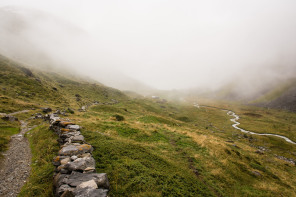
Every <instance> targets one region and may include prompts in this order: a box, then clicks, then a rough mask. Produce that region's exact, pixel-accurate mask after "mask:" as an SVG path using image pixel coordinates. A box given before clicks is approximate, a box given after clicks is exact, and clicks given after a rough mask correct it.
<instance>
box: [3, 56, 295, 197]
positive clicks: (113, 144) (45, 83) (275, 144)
mask: <svg viewBox="0 0 296 197" xmlns="http://www.w3.org/2000/svg"><path fill="white" fill-rule="evenodd" d="M0 59H1V64H0V75H1V77H0V82H1V83H0V94H1V97H0V98H1V102H0V113H1V112H9V111H14V110H21V109H29V110H30V112H29V113H26V114H22V115H18V118H19V119H20V120H24V119H28V118H30V117H31V115H32V114H34V113H36V112H39V113H42V111H41V110H40V107H46V106H49V107H52V108H53V110H56V109H61V110H63V109H67V108H68V107H69V108H71V109H73V111H74V113H73V114H71V113H70V111H69V112H66V116H64V118H69V119H70V120H71V121H73V122H77V123H79V125H80V126H81V127H82V129H81V132H82V134H83V135H84V136H85V140H86V141H87V142H88V143H90V144H92V145H93V147H94V152H93V157H94V158H95V160H96V169H97V171H98V172H107V173H108V178H109V180H110V184H111V190H110V193H109V196H135V197H140V196H279V195H282V196H295V195H296V194H295V191H296V190H295V185H296V181H295V180H296V172H295V161H296V157H295V152H296V149H295V145H293V144H289V143H287V142H285V141H284V140H282V139H280V138H275V137H271V136H269V137H266V136H252V135H250V134H243V133H241V132H240V131H238V130H236V129H234V128H233V127H232V122H231V121H230V118H231V117H230V116H228V115H227V113H226V111H223V110H221V109H231V110H233V111H235V112H236V113H237V114H238V115H240V117H241V120H240V121H241V122H242V125H241V127H242V128H244V129H246V130H247V129H248V130H256V132H258V133H259V132H269V133H277V132H278V130H279V129H280V130H281V133H280V134H281V135H285V136H287V137H289V138H290V139H291V140H294V141H296V136H295V135H294V131H295V129H296V124H295V114H294V113H288V112H284V111H283V112H279V111H274V110H266V109H263V108H257V107H251V106H240V105H233V104H231V105H230V104H228V103H222V104H221V103H212V105H213V106H214V107H200V108H197V107H194V106H192V103H184V102H183V103H182V102H178V103H177V102H169V101H166V100H163V99H162V98H160V99H150V98H145V97H140V96H135V95H133V97H134V98H131V97H128V96H127V95H125V94H123V93H122V92H120V91H118V90H115V89H112V88H109V87H106V86H104V85H102V84H100V83H96V82H93V81H89V80H85V79H83V78H82V77H79V76H74V75H70V74H68V73H67V72H66V73H55V72H45V71H41V70H38V69H33V68H29V67H27V66H26V67H24V66H23V65H22V64H20V63H17V62H15V61H13V60H10V59H8V58H5V57H1V58H0ZM131 95H132V94H131ZM95 101H97V102H96V103H94V102H95ZM91 104H92V105H91ZM199 104H201V105H202V104H203V103H199ZM83 105H86V106H89V107H88V108H87V110H86V111H79V110H78V109H79V108H81V106H83ZM32 108H34V110H32ZM66 111H67V110H66ZM28 121H29V125H30V126H33V125H38V126H37V127H36V128H35V129H33V130H32V131H31V132H30V134H28V135H27V136H28V138H29V140H30V142H31V146H32V150H33V154H34V157H33V158H34V160H32V163H33V165H34V166H33V167H34V169H35V170H34V171H33V173H32V174H31V177H30V179H29V180H28V183H27V184H26V186H25V189H24V190H23V192H22V193H21V194H22V196H30V195H31V193H30V194H28V192H26V191H32V194H36V195H37V196H48V194H50V191H51V190H50V188H52V187H51V183H52V173H53V166H52V164H51V160H52V157H53V155H56V153H53V151H57V148H56V146H57V143H56V139H54V135H53V134H52V132H51V131H49V130H48V129H47V128H48V126H49V125H48V123H47V122H45V121H43V120H40V119H33V120H28ZM0 123H1V125H0V129H1V130H0V131H1V134H2V133H3V128H9V129H10V128H12V129H10V130H11V131H12V132H10V133H8V134H7V135H9V134H13V133H15V132H16V130H17V129H18V125H17V124H13V125H8V124H7V123H6V122H4V120H2V119H1V121H0ZM255 123H256V124H255ZM4 124H6V125H4ZM9 129H5V131H7V130H9ZM0 137H1V136H0ZM293 162H294V163H293ZM36 169H37V170H36ZM38 169H40V170H38ZM41 180H42V181H41ZM44 180H45V181H44ZM44 188H46V192H44ZM31 196H34V195H31Z"/></svg>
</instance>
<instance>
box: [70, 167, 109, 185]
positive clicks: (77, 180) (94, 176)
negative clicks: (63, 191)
mask: <svg viewBox="0 0 296 197" xmlns="http://www.w3.org/2000/svg"><path fill="white" fill-rule="evenodd" d="M90 180H94V181H95V182H96V184H97V186H98V188H104V189H109V186H110V185H109V181H108V177H107V174H106V173H89V174H84V173H80V172H75V171H73V172H72V174H71V175H70V176H69V177H68V178H67V179H64V182H65V183H66V184H68V185H70V186H71V187H77V186H78V185H80V184H81V183H83V182H86V181H90Z"/></svg>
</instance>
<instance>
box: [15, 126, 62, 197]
mask: <svg viewBox="0 0 296 197" xmlns="http://www.w3.org/2000/svg"><path fill="white" fill-rule="evenodd" d="M38 123H39V126H38V127H36V128H34V129H33V130H31V131H30V132H29V133H30V134H28V135H26V136H27V137H28V139H29V142H30V147H31V151H32V165H31V168H32V169H31V174H30V177H29V180H28V181H27V183H26V184H25V185H24V186H23V187H22V189H21V192H20V193H19V195H18V196H20V197H26V196H27V197H31V196H38V197H39V196H44V197H49V196H53V191H52V187H53V186H52V181H53V172H54V166H53V165H52V160H53V158H54V157H55V156H56V155H57V152H58V149H59V146H58V143H57V141H56V139H57V136H56V134H54V133H53V132H52V131H51V130H49V129H48V124H47V123H42V122H41V121H39V122H38Z"/></svg>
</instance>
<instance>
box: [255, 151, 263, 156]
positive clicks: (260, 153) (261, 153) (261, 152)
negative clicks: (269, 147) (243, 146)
mask: <svg viewBox="0 0 296 197" xmlns="http://www.w3.org/2000/svg"><path fill="white" fill-rule="evenodd" d="M255 153H257V154H259V155H263V154H264V151H262V150H256V151H255Z"/></svg>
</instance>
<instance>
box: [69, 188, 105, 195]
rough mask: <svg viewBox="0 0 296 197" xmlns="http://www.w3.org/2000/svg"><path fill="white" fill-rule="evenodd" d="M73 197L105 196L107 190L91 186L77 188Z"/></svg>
mask: <svg viewBox="0 0 296 197" xmlns="http://www.w3.org/2000/svg"><path fill="white" fill-rule="evenodd" d="M74 193H75V197H107V196H108V195H107V193H108V190H106V189H94V188H91V187H86V188H79V189H76V190H75V192H74Z"/></svg>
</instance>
